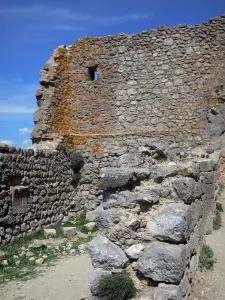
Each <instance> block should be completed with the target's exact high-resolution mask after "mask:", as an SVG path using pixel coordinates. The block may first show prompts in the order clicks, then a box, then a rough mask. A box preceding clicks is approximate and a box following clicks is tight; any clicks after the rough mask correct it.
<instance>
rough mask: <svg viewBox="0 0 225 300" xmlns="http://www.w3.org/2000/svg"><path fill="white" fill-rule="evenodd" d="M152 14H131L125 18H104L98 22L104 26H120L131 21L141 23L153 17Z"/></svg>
mask: <svg viewBox="0 0 225 300" xmlns="http://www.w3.org/2000/svg"><path fill="white" fill-rule="evenodd" d="M152 15H153V14H152V13H144V14H131V15H124V16H111V17H103V18H99V19H98V22H99V23H100V24H103V25H118V24H122V23H126V22H130V21H139V20H143V19H148V18H150V17H152Z"/></svg>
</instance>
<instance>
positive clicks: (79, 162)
mask: <svg viewBox="0 0 225 300" xmlns="http://www.w3.org/2000/svg"><path fill="white" fill-rule="evenodd" d="M83 165H84V158H83V155H82V153H80V152H77V151H73V152H72V153H71V154H70V166H71V168H72V170H73V172H74V173H73V176H72V179H71V183H72V184H73V185H76V184H77V183H78V182H79V180H80V178H81V174H80V171H81V168H82V167H83Z"/></svg>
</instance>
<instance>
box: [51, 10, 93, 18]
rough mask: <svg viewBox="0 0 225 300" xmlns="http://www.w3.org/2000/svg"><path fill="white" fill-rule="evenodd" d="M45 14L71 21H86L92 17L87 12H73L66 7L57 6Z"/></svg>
mask: <svg viewBox="0 0 225 300" xmlns="http://www.w3.org/2000/svg"><path fill="white" fill-rule="evenodd" d="M46 15H48V16H52V17H56V18H58V19H66V20H73V21H87V20H91V19H93V16H92V15H91V14H89V13H83V12H74V11H72V10H70V9H66V8H57V9H53V10H49V11H46Z"/></svg>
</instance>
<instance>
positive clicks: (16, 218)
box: [0, 15, 225, 300]
mask: <svg viewBox="0 0 225 300" xmlns="http://www.w3.org/2000/svg"><path fill="white" fill-rule="evenodd" d="M224 27H225V16H224V15H223V16H220V17H217V18H214V19H211V20H209V22H207V23H203V24H200V25H195V26H186V25H180V26H178V27H171V28H167V27H164V26H161V27H159V28H158V29H157V30H147V31H144V32H142V33H140V34H136V35H125V34H119V35H116V36H107V37H101V38H100V37H86V38H84V39H80V40H78V41H77V42H76V43H75V44H74V45H72V46H60V47H59V48H57V49H56V50H55V51H54V53H53V55H52V56H51V57H50V59H49V60H48V62H47V63H46V65H45V66H44V68H43V70H41V74H40V87H39V89H38V91H37V95H36V96H37V102H38V110H37V111H36V112H35V115H34V122H35V128H34V129H33V131H32V135H31V137H32V140H33V146H32V149H26V150H22V149H18V148H14V147H10V146H7V145H2V144H1V145H0V243H7V242H10V241H12V240H14V239H15V238H17V237H20V236H24V235H25V234H27V233H30V232H32V231H34V230H37V229H40V228H42V227H48V226H49V225H51V224H54V223H56V222H58V221H60V220H62V219H63V217H64V216H68V215H69V214H79V213H81V212H86V218H87V219H88V220H89V221H94V220H95V219H96V218H98V224H99V231H100V235H99V236H98V237H97V238H96V239H95V240H93V241H92V242H91V244H90V251H91V258H92V261H93V265H94V266H95V267H97V268H99V269H97V270H95V271H94V272H92V274H91V275H90V285H91V292H92V294H93V298H90V299H96V300H97V299H99V298H98V293H99V290H98V282H99V280H100V278H101V277H102V276H104V275H106V274H110V273H111V272H121V271H122V270H123V269H126V270H127V272H128V273H129V274H130V276H131V277H132V279H133V280H134V283H135V287H136V289H137V291H141V290H142V289H146V290H147V291H148V292H149V297H150V299H153V300H159V299H160V300H169V299H173V300H186V299H187V298H188V293H189V291H190V283H191V280H192V279H193V277H194V274H195V270H196V268H197V266H198V259H199V252H200V247H201V244H202V241H203V239H204V234H205V232H206V231H207V230H211V228H212V219H213V212H214V208H215V199H216V196H217V192H218V188H219V183H220V178H221V171H222V172H223V173H224V166H223V165H224V161H225V153H224V151H220V150H221V149H222V148H223V147H224V146H225V145H224V141H223V138H224V132H225V106H224V104H225V81H224V78H225V71H224V70H225V69H224V65H225V30H224ZM95 71H97V72H98V79H97V80H93V79H94V78H93V72H95ZM209 143H210V144H209ZM197 145H198V146H199V147H195V146H197ZM65 147H68V148H70V149H72V150H74V149H76V150H78V151H81V152H82V154H83V157H84V165H83V167H82V169H81V171H80V172H81V177H80V180H79V182H78V183H77V184H76V185H74V184H73V182H72V178H73V170H72V169H71V162H70V159H69V156H68V154H67V153H68V150H66V149H65ZM162 258H163V259H162ZM136 275H138V276H136ZM151 286H152V287H151Z"/></svg>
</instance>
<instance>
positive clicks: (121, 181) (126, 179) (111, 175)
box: [100, 167, 150, 189]
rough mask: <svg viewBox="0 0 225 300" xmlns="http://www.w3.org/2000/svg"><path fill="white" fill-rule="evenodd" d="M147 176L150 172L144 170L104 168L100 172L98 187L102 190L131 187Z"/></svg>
mask: <svg viewBox="0 0 225 300" xmlns="http://www.w3.org/2000/svg"><path fill="white" fill-rule="evenodd" d="M149 175H150V170H149V169H146V168H143V169H138V168H125V167H124V168H105V169H102V170H101V172H100V186H101V188H102V189H108V188H118V187H124V186H133V185H134V184H135V183H136V182H137V181H139V180H143V179H145V178H147V177H148V176H149Z"/></svg>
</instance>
